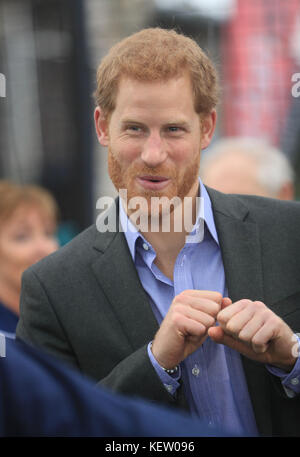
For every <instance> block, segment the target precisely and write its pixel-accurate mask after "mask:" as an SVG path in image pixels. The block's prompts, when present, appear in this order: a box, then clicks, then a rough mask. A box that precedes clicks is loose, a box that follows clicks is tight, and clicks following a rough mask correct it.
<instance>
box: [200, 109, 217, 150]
mask: <svg viewBox="0 0 300 457" xmlns="http://www.w3.org/2000/svg"><path fill="white" fill-rule="evenodd" d="M216 123H217V112H216V110H215V109H214V110H212V111H211V112H210V113H209V114H207V115H206V116H203V117H202V119H201V134H202V137H201V149H205V148H207V146H209V144H210V142H211V139H212V137H213V134H214V132H215V128H216Z"/></svg>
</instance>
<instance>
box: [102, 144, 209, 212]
mask: <svg viewBox="0 0 300 457" xmlns="http://www.w3.org/2000/svg"><path fill="white" fill-rule="evenodd" d="M199 166H200V152H199V154H196V155H195V157H194V158H193V160H192V161H191V163H189V164H188V165H187V166H186V167H185V169H184V171H183V173H180V170H179V169H176V168H175V167H174V168H172V169H171V168H169V167H165V166H160V167H156V168H150V167H147V166H146V165H138V164H136V163H134V162H133V163H132V164H131V165H130V166H129V167H127V168H125V167H122V165H121V163H120V161H119V160H118V159H117V158H116V157H115V155H114V153H113V151H112V148H111V146H110V145H109V146H108V173H109V176H110V179H111V180H112V183H113V184H114V186H115V188H116V190H117V191H118V192H120V189H126V191H127V202H129V201H130V199H132V198H135V197H142V198H143V199H145V200H146V201H147V214H148V217H151V215H153V211H152V214H151V204H152V205H153V200H152V203H151V198H152V197H158V198H162V197H164V198H167V199H168V200H169V201H170V200H172V198H174V197H177V201H178V197H179V199H180V202H181V203H183V201H184V197H186V196H191V197H194V196H195V195H191V194H190V191H191V189H192V187H193V186H195V183H197V184H198V175H199ZM142 175H147V176H150V175H151V176H153V177H154V176H166V177H168V178H169V179H170V180H171V182H170V183H169V185H168V186H167V188H166V189H163V190H161V191H151V190H146V189H142V188H140V187H139V186H138V184H137V183H136V180H135V179H136V177H137V176H142ZM197 189H198V185H197ZM156 206H157V205H156ZM165 206H166V210H167V213H168V214H165V212H164V204H160V205H159V209H158V211H159V216H160V217H161V216H165V215H166V216H170V212H171V213H172V212H173V211H174V209H175V206H176V205H168V204H167V205H165ZM154 207H155V205H153V206H152V210H153V208H154ZM136 209H137V208H136ZM136 209H134V210H131V211H130V210H128V209H127V214H128V216H130V214H131V213H132V212H134V211H136Z"/></svg>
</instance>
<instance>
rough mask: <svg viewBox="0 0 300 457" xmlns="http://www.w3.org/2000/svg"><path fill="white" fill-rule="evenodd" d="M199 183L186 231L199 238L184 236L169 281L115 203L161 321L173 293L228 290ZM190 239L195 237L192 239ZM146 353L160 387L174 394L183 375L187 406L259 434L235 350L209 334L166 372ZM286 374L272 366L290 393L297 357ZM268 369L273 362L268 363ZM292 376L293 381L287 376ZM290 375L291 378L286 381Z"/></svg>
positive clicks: (213, 419)
mask: <svg viewBox="0 0 300 457" xmlns="http://www.w3.org/2000/svg"><path fill="white" fill-rule="evenodd" d="M199 183H200V195H201V197H202V198H201V209H200V211H199V212H198V216H197V222H196V224H195V226H194V230H193V231H192V232H191V235H193V234H195V233H197V232H198V233H201V228H204V237H203V239H202V241H201V240H200V241H199V242H189V241H190V240H192V239H190V240H187V242H186V243H185V245H184V247H183V248H182V250H181V251H180V253H179V254H178V257H177V259H176V262H175V267H174V274H173V281H172V280H170V279H169V278H168V277H166V276H165V275H164V274H163V273H162V272H161V271H160V270H159V268H158V267H157V266H156V265H155V264H154V260H155V257H156V253H155V251H154V249H153V248H152V246H151V244H150V243H149V242H148V241H147V240H146V239H145V238H144V237H143V236H142V235H141V233H140V232H139V231H138V230H137V229H136V227H134V225H133V224H132V223H131V221H130V220H129V219H128V217H127V215H126V213H125V211H124V208H123V205H122V204H120V222H121V226H122V229H123V231H124V235H125V237H126V240H127V243H128V247H129V250H130V253H131V255H132V258H133V261H134V263H135V266H136V269H137V272H138V275H139V278H140V280H141V283H142V285H143V287H144V289H145V291H146V292H147V294H148V296H149V301H150V304H151V306H152V310H153V313H154V315H155V317H156V319H157V321H158V323H159V324H160V323H161V321H162V320H163V319H164V317H165V315H166V314H167V312H168V309H169V307H170V304H171V302H172V301H173V299H174V297H175V296H176V295H178V294H179V293H180V292H182V291H184V290H186V289H199V290H211V291H217V292H220V293H221V294H222V296H224V297H226V296H227V288H226V280H225V273H224V266H223V261H222V257H221V251H220V246H219V240H218V235H217V231H216V227H215V223H214V218H213V212H212V207H211V202H210V198H209V195H208V193H207V191H206V189H205V187H204V186H203V184H202V182H201V181H200V180H199ZM192 241H195V240H194V239H193V240H192ZM148 354H149V357H150V359H151V362H152V364H153V366H154V368H155V370H156V371H157V374H158V376H159V377H160V379H161V381H162V383H163V384H164V386H165V388H166V389H167V390H168V391H169V392H170V393H171V394H173V395H174V394H175V392H176V389H177V388H178V387H179V382H178V381H179V379H180V377H182V379H183V381H184V382H183V385H184V387H185V393H186V397H187V400H188V403H189V406H190V409H191V411H192V412H193V413H194V414H195V415H197V416H199V417H200V418H201V419H203V420H205V421H206V422H208V423H209V424H211V425H216V426H221V427H223V428H224V427H225V428H226V429H227V430H228V431H229V432H232V433H234V434H237V435H243V434H245V433H246V434H247V435H252V436H256V435H258V432H257V427H256V422H255V418H254V414H253V409H252V405H251V401H250V397H249V393H248V388H247V384H246V380H245V376H244V371H243V368H242V363H241V357H240V354H239V353H238V352H236V351H234V350H232V349H230V348H229V347H227V346H224V345H222V344H216V343H214V342H213V341H212V340H211V339H210V338H209V337H208V338H207V339H206V340H205V342H204V343H203V344H202V346H201V347H200V348H199V349H197V350H196V351H195V352H194V353H193V354H191V355H190V356H188V357H187V358H186V359H185V360H184V361H183V362H182V363H181V364H180V369H179V371H178V372H177V373H176V374H175V375H169V374H167V373H166V372H165V371H164V370H163V369H162V368H161V367H160V366H159V364H158V363H157V362H156V360H155V358H154V357H153V354H152V352H151V342H149V346H148ZM296 365H297V366H295V367H294V370H293V372H292V373H290V374H289V375H284V374H283V372H282V371H281V370H278V369H275V368H273V373H274V374H276V375H279V376H280V377H281V378H282V383H283V384H285V383H286V387H287V393H288V394H290V396H292V395H295V394H294V392H295V391H296V392H299V391H300V386H298V385H296V381H295V380H296V379H300V376H299V378H298V377H297V375H299V374H300V362H299V359H298V362H297V363H296ZM271 369H272V368H271ZM292 380H293V381H292ZM291 381H292V382H291Z"/></svg>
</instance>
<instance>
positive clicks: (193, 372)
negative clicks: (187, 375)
mask: <svg viewBox="0 0 300 457" xmlns="http://www.w3.org/2000/svg"><path fill="white" fill-rule="evenodd" d="M199 373H200V370H199V368H198V365H195V366H194V367H193V369H192V375H193V376H196V377H198V376H199Z"/></svg>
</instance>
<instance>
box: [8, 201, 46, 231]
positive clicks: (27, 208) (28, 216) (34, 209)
mask: <svg viewBox="0 0 300 457" xmlns="http://www.w3.org/2000/svg"><path fill="white" fill-rule="evenodd" d="M50 222H51V223H52V222H53V223H54V221H53V220H52V217H51V216H50V214H48V212H47V211H46V210H45V209H44V208H42V207H41V206H39V205H37V204H33V203H24V204H20V205H19V206H18V207H17V208H16V209H15V210H14V211H13V212H12V213H11V214H10V215H9V216H8V217H7V218H6V219H5V220H3V222H2V224H1V229H3V230H4V229H6V230H11V229H12V228H15V227H24V226H25V225H26V226H28V225H36V224H48V223H50Z"/></svg>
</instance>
